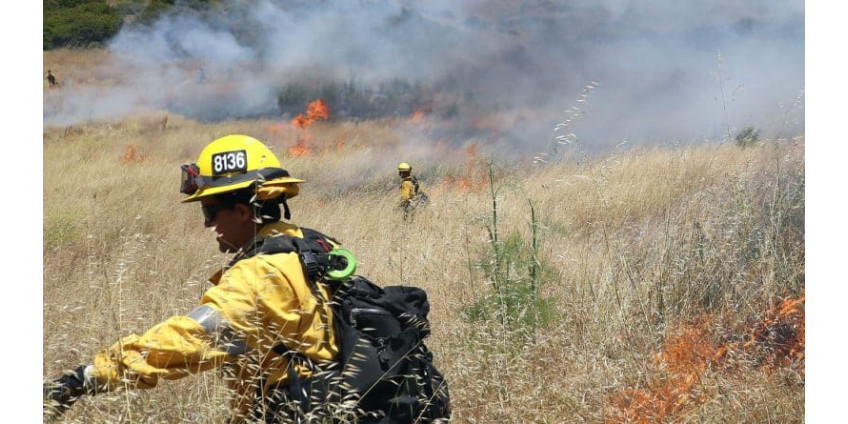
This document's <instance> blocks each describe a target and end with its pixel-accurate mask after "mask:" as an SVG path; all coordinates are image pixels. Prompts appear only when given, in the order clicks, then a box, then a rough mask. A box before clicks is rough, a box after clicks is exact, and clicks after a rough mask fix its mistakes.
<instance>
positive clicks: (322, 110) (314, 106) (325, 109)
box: [291, 99, 330, 129]
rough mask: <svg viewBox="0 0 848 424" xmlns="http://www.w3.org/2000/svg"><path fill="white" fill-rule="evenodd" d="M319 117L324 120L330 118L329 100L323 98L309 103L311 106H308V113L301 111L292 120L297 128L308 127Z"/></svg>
mask: <svg viewBox="0 0 848 424" xmlns="http://www.w3.org/2000/svg"><path fill="white" fill-rule="evenodd" d="M318 119H320V120H324V121H326V120H327V119H330V107H329V106H327V102H325V101H324V100H323V99H318V100H315V101H313V102H311V103H309V106H307V108H306V114H303V113H301V114H300V115H297V116H295V117H294V119H292V121H291V122H292V125H293V126H294V127H295V128H301V129H306V128H308V127H309V126H310V125H312V123H313V122H315V121H316V120H318Z"/></svg>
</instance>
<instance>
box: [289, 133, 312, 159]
mask: <svg viewBox="0 0 848 424" xmlns="http://www.w3.org/2000/svg"><path fill="white" fill-rule="evenodd" d="M308 140H309V136H308V134H307V136H306V137H298V138H297V142H296V143H294V146H291V147H289V156H291V157H293V158H299V157H301V156H310V155H312V148H310V147H308V146H307V145H306V142H307V141H308Z"/></svg>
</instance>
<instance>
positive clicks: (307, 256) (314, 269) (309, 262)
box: [300, 251, 321, 281]
mask: <svg viewBox="0 0 848 424" xmlns="http://www.w3.org/2000/svg"><path fill="white" fill-rule="evenodd" d="M300 262H301V263H303V269H304V271H306V277H307V278H309V279H310V280H312V281H315V280H317V279H318V277H320V276H321V265H320V264H319V263H318V258H317V257H315V254H314V253H312V252H309V251H305V252H300Z"/></svg>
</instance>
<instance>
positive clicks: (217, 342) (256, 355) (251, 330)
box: [92, 222, 338, 418]
mask: <svg viewBox="0 0 848 424" xmlns="http://www.w3.org/2000/svg"><path fill="white" fill-rule="evenodd" d="M275 233H283V234H287V235H290V236H295V237H303V233H302V232H301V230H300V228H298V227H297V226H294V225H291V224H288V223H283V222H278V223H274V224H269V225H267V226H265V227H263V228H262V229H261V230H260V232H259V234H258V235H259V236H262V237H264V236H271V235H273V234H275ZM210 281H211V282H212V283H213V284H215V286H214V287H212V288H210V289H209V290H207V291H206V293H204V294H203V297H202V298H201V300H200V305H199V306H198V307H197V308H195V309H194V310H193V311H192V312H191V313H189V314H188V315H186V316H175V317H171V318H169V319H168V320H166V321H164V322H162V323H160V324H158V325H156V326H154V327H153V328H151V329H149V330H148V331H147V332H145V333H144V334H142V335H140V336H139V335H135V334H133V335H130V336H127V337H124V338H123V339H121V340H120V341H119V342H117V343H115V344H114V345H113V346H112V347H111V348H109V349H106V350H104V351H102V352H100V353H98V354H97V355H96V356H95V358H94V365H93V367H92V377H93V378H94V380H95V381H96V383H97V385H98V386H106V388H107V390H113V389H116V388H120V387H126V388H142V389H146V388H152V387H154V386H156V384H157V383H158V381H159V379H160V378H164V379H166V380H173V379H178V378H182V377H185V376H187V375H189V374H192V373H197V372H200V371H206V370H209V369H213V368H222V367H223V368H224V376H225V379H226V381H227V383H228V385H229V386H230V388H231V389H233V390H234V391H235V394H236V396H235V398H234V399H233V409H234V412H235V413H236V414H237V415H234V418H239V416H240V417H244V416H245V414H246V413H247V411H248V409H249V408H250V406H251V404H252V403H253V401H254V399H255V396H256V394H257V391H256V387H258V385H259V384H264V386H263V393H267V392H268V391H269V390H271V389H272V388H273V387H274V386H276V385H278V384H286V383H287V381H288V376H287V371H288V360H287V358H285V357H282V356H279V355H277V354H276V353H274V352H273V350H272V348H273V347H274V346H276V345H279V344H281V343H282V344H284V345H285V346H286V347H288V348H289V349H292V350H297V351H299V352H300V353H302V354H303V355H305V356H306V357H308V358H310V359H312V360H315V361H329V360H334V359H335V358H336V356H337V354H338V344H337V342H336V339H335V334H334V333H333V325H332V322H333V321H332V319H333V318H332V310H331V309H330V307H329V306H328V305H326V304H324V303H323V302H319V301H318V299H316V297H315V296H314V295H313V293H312V291H311V290H310V286H309V284H308V283H307V281H306V278H305V276H304V273H303V269H302V266H301V263H300V259H299V257H298V255H297V254H296V253H294V252H291V253H278V254H270V255H268V254H259V255H256V256H253V257H250V258H247V259H242V260H240V261H238V262H236V263H235V264H234V265H233V266H232V267H230V268H229V269H225V270H222V271H219V272H218V273H217V274H215V275H214V276H213V277H212V278H211V279H210ZM318 286H319V287H320V289H321V290H324V295H325V298H329V293H327V292H326V290H325V289H324V287H323V286H322V285H321V284H319V285H318ZM295 369H296V370H297V371H298V374H299V375H300V376H301V377H308V376H309V374H310V372H309V370H308V369H305V368H300V367H296V368H295Z"/></svg>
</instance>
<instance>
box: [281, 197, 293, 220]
mask: <svg viewBox="0 0 848 424" xmlns="http://www.w3.org/2000/svg"><path fill="white" fill-rule="evenodd" d="M282 197H283V200H282V201H281V202H280V203H282V204H283V217H285V218H286V221H289V220H291V210H290V209H289V204H288V203H286V195H285V194H283V196H282Z"/></svg>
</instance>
